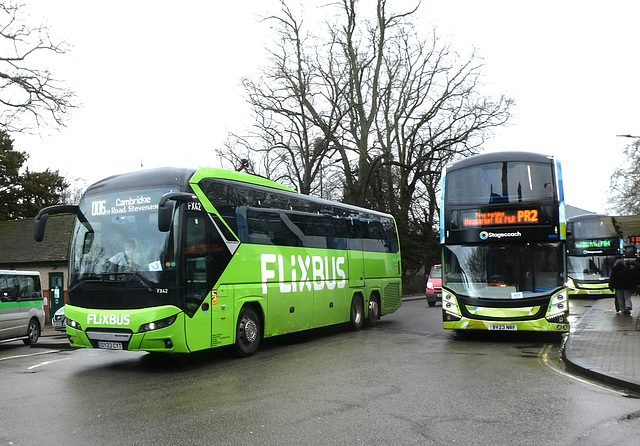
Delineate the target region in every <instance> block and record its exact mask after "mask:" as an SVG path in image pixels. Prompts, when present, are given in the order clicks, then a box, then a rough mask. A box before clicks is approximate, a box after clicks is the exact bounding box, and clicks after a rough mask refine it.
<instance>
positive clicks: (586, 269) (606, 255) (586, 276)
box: [567, 214, 624, 297]
mask: <svg viewBox="0 0 640 446" xmlns="http://www.w3.org/2000/svg"><path fill="white" fill-rule="evenodd" d="M623 254H624V243H623V239H622V237H620V236H619V235H618V234H617V232H616V229H615V225H614V224H613V219H612V218H611V217H609V216H607V215H599V214H584V215H579V216H576V217H573V218H570V219H567V275H568V279H567V285H568V287H569V295H571V296H592V297H595V296H599V295H603V296H608V297H611V296H612V295H613V294H615V293H614V292H613V291H611V290H610V289H609V276H610V275H611V268H613V264H614V263H615V261H616V258H618V257H620V256H622V255H623Z"/></svg>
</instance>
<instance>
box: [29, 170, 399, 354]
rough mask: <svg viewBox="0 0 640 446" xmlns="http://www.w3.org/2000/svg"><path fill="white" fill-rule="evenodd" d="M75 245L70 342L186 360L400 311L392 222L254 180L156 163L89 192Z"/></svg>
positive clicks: (38, 221)
mask: <svg viewBox="0 0 640 446" xmlns="http://www.w3.org/2000/svg"><path fill="white" fill-rule="evenodd" d="M54 213H75V214H76V221H75V226H74V230H73V234H72V238H71V243H70V255H69V284H68V304H67V305H66V307H65V316H66V325H67V326H66V332H67V335H68V338H69V342H70V344H71V345H72V346H74V347H93V348H105V349H123V350H143V351H152V352H176V353H178V352H180V353H185V352H193V351H198V350H204V349H209V348H214V347H220V346H225V345H234V346H235V349H236V351H237V352H238V354H239V355H240V356H248V355H251V354H253V353H255V351H256V350H257V348H258V346H259V344H260V342H261V340H262V339H263V338H265V337H270V336H276V335H281V334H285V333H292V332H297V331H302V330H307V329H312V328H316V327H322V326H328V325H333V324H340V323H349V324H350V325H351V327H352V328H353V329H359V328H360V327H361V326H362V325H363V323H368V324H371V325H373V324H375V323H376V322H377V320H378V319H379V318H380V317H381V316H382V315H384V314H388V313H391V312H393V311H395V310H397V309H398V308H399V307H400V304H401V265H400V247H399V243H398V237H397V231H396V226H395V221H394V219H393V218H392V217H391V216H390V215H388V214H384V213H380V212H375V211H371V210H367V209H362V208H358V207H354V206H349V205H345V204H341V203H336V202H331V201H327V200H322V199H318V198H314V197H310V196H306V195H302V194H298V193H297V192H295V191H294V190H293V189H290V188H288V187H285V186H283V185H281V184H278V183H275V182H273V181H270V180H266V179H264V178H261V177H257V176H252V175H248V174H243V173H239V172H233V171H228V170H223V169H215V168H201V169H180V168H159V169H150V170H143V171H138V172H134V173H129V174H123V175H117V176H113V177H110V178H107V179H105V180H102V181H99V182H98V183H96V184H94V185H92V186H91V187H89V188H88V189H87V191H86V192H85V193H84V195H83V197H82V199H81V201H80V203H79V204H78V205H77V206H52V207H48V208H45V209H42V210H41V211H40V213H39V214H38V216H37V217H36V218H35V220H34V237H35V239H36V240H42V239H43V237H44V233H45V226H46V221H47V218H48V215H50V214H54Z"/></svg>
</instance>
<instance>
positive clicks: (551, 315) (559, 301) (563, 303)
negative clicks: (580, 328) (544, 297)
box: [547, 290, 569, 322]
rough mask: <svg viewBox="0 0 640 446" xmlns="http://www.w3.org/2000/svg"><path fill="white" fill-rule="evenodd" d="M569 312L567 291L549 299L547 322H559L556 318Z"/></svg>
mask: <svg viewBox="0 0 640 446" xmlns="http://www.w3.org/2000/svg"><path fill="white" fill-rule="evenodd" d="M568 312H569V301H568V300H567V291H566V290H565V291H562V292H561V293H558V294H556V295H555V296H553V298H552V299H551V303H550V304H549V309H548V310H547V320H552V319H553V320H554V322H559V320H558V316H562V315H564V314H567V313H568Z"/></svg>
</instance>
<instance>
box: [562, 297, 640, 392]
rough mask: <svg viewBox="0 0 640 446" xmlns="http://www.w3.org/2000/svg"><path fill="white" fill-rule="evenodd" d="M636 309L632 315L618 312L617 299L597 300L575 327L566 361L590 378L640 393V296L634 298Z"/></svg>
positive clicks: (566, 349)
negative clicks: (615, 303)
mask: <svg viewBox="0 0 640 446" xmlns="http://www.w3.org/2000/svg"><path fill="white" fill-rule="evenodd" d="M573 302H576V301H575V300H574V301H573ZM577 302H578V303H579V300H578V301H577ZM633 308H634V311H633V313H632V314H631V316H628V315H625V314H622V313H616V310H615V308H614V301H613V299H599V300H597V301H595V302H594V304H593V305H592V306H591V308H590V309H589V310H587V312H586V313H585V314H584V315H583V316H581V318H580V320H579V321H578V324H577V326H576V327H572V328H571V333H570V334H569V336H568V337H567V341H566V343H565V346H564V349H563V351H562V356H563V359H564V360H565V362H566V363H567V364H568V365H569V366H570V367H572V368H575V369H578V370H579V371H581V372H583V373H585V374H587V375H588V376H591V377H593V378H596V379H599V380H602V381H605V382H607V383H610V384H612V385H615V386H618V387H622V388H625V389H627V390H631V391H634V392H638V393H640V319H639V318H638V315H639V314H640V297H638V296H633Z"/></svg>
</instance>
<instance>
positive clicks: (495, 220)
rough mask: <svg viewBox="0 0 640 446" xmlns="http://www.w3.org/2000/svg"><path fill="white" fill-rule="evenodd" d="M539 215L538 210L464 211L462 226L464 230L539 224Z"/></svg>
mask: <svg viewBox="0 0 640 446" xmlns="http://www.w3.org/2000/svg"><path fill="white" fill-rule="evenodd" d="M538 214H539V212H538V209H517V210H515V209H514V210H504V211H491V212H481V211H479V210H474V211H463V212H462V215H461V216H462V226H463V227H464V228H478V227H482V226H509V225H522V224H538V223H539V217H538Z"/></svg>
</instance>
